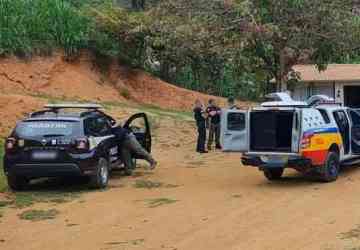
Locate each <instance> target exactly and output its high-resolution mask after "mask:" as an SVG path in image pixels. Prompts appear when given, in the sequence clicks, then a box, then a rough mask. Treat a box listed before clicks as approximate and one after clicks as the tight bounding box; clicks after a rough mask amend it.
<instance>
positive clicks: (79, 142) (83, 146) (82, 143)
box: [75, 138, 90, 152]
mask: <svg viewBox="0 0 360 250" xmlns="http://www.w3.org/2000/svg"><path fill="white" fill-rule="evenodd" d="M75 148H76V150H78V151H83V152H84V151H89V149H90V145H89V140H88V139H87V138H79V139H76V140H75Z"/></svg>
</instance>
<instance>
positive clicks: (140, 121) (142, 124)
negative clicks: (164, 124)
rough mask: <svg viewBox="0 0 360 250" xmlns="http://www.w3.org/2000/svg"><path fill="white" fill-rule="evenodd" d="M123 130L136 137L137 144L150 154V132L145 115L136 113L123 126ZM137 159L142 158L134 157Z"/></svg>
mask: <svg viewBox="0 0 360 250" xmlns="http://www.w3.org/2000/svg"><path fill="white" fill-rule="evenodd" d="M124 128H126V129H128V130H130V131H131V132H133V133H134V135H135V136H136V139H137V140H138V141H139V143H140V144H141V145H142V146H143V147H144V148H145V149H146V151H148V152H149V153H150V152H151V131H150V124H149V119H148V117H147V115H146V114H145V113H138V114H135V115H133V116H131V117H130V118H129V119H128V120H127V122H126V123H125V124H124ZM135 158H137V159H142V157H139V156H135Z"/></svg>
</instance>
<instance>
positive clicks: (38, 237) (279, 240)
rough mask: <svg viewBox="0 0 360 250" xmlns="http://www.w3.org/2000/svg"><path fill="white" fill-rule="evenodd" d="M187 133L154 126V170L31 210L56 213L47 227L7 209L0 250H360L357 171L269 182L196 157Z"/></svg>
mask: <svg viewBox="0 0 360 250" xmlns="http://www.w3.org/2000/svg"><path fill="white" fill-rule="evenodd" d="M192 126H193V125H192V124H190V123H188V122H180V121H177V120H170V119H161V122H160V124H159V127H160V128H159V129H157V131H156V133H155V134H156V139H155V150H154V151H155V155H156V156H157V158H158V159H159V161H160V166H159V168H158V169H156V170H155V171H154V172H149V171H147V170H145V169H143V168H140V169H139V170H138V171H137V173H136V175H135V177H132V178H129V177H122V176H119V175H116V176H115V177H113V178H112V180H111V185H110V186H111V187H110V188H109V189H108V190H106V191H104V192H92V193H87V194H84V195H82V196H81V198H78V199H74V200H73V201H72V202H69V203H63V204H57V205H55V204H47V203H45V204H44V203H41V204H36V205H34V206H33V208H42V209H50V208H56V209H57V210H59V212H60V214H59V215H58V216H57V217H56V218H55V219H53V220H44V221H38V222H32V221H25V220H20V219H19V218H18V216H17V215H18V214H19V213H20V212H21V209H7V210H6V211H5V214H4V217H3V218H2V220H1V223H0V249H6V250H18V249H19V250H20V249H21V250H24V249H26V250H39V249H51V250H63V249H68V250H72V249H74V250H75V249H76V250H82V249H84V250H85V249H86V250H90V249H96V250H100V249H101V250H116V249H119V250H123V249H144V250H145V249H153V250H160V249H171V250H175V249H177V250H192V249H193V250H209V249H215V250H220V249H231V250H242V249H246V250H251V249H276V250H280V249H293V250H295V249H314V250H315V249H324V250H331V249H359V248H356V247H359V246H360V241H359V239H360V228H359V226H358V224H359V223H360V216H359V215H360V198H359V195H358V193H359V191H360V170H359V169H356V168H353V169H348V170H346V171H344V172H343V173H342V175H341V177H340V179H339V180H338V182H336V183H332V184H321V183H316V182H315V183H314V182H312V181H311V180H308V179H305V178H303V177H302V176H300V175H297V174H296V173H293V172H287V174H286V178H285V179H284V180H283V181H280V182H274V183H270V182H268V181H267V180H265V178H264V177H263V176H262V174H261V173H260V172H258V171H257V170H256V169H251V168H244V167H241V166H240V163H239V155H238V154H230V155H229V154H223V153H220V152H216V153H211V154H208V155H206V156H205V155H204V156H199V155H197V154H195V153H193V150H192V149H193V143H194V140H195V137H194V130H193V127H192ZM144 183H145V184H146V183H147V185H150V186H148V187H153V188H141V187H142V185H141V184H144ZM344 233H345V234H344Z"/></svg>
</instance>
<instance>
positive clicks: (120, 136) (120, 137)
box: [111, 126, 130, 143]
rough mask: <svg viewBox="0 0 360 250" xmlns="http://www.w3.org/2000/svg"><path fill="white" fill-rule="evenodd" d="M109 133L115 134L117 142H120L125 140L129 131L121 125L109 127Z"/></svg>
mask: <svg viewBox="0 0 360 250" xmlns="http://www.w3.org/2000/svg"><path fill="white" fill-rule="evenodd" d="M111 133H112V134H113V135H115V137H116V141H117V142H118V143H122V142H123V141H124V140H125V138H126V136H128V134H129V133H130V131H129V130H127V129H125V128H123V127H121V126H117V127H113V128H111Z"/></svg>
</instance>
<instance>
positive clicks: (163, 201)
mask: <svg viewBox="0 0 360 250" xmlns="http://www.w3.org/2000/svg"><path fill="white" fill-rule="evenodd" d="M177 201H178V200H174V199H169V198H156V199H148V200H146V202H147V205H148V207H149V208H155V207H160V206H163V205H169V204H173V203H175V202H177Z"/></svg>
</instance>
